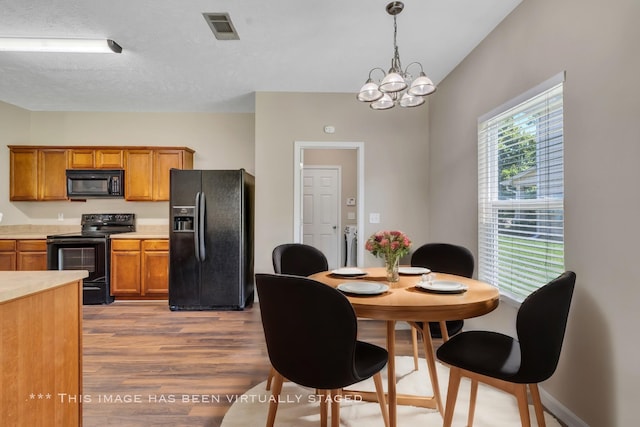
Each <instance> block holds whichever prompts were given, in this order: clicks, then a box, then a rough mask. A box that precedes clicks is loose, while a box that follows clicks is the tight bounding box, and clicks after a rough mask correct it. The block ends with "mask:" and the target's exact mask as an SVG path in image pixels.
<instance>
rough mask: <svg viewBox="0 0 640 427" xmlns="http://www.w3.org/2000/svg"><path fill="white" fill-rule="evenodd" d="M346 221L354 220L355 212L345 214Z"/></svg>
mask: <svg viewBox="0 0 640 427" xmlns="http://www.w3.org/2000/svg"><path fill="white" fill-rule="evenodd" d="M347 219H356V213H355V212H347Z"/></svg>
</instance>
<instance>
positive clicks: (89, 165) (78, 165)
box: [69, 149, 95, 169]
mask: <svg viewBox="0 0 640 427" xmlns="http://www.w3.org/2000/svg"><path fill="white" fill-rule="evenodd" d="M94 167H95V152H94V151H93V150H81V149H78V150H69V169H93V168H94Z"/></svg>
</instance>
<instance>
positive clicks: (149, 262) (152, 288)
mask: <svg viewBox="0 0 640 427" xmlns="http://www.w3.org/2000/svg"><path fill="white" fill-rule="evenodd" d="M142 294H143V295H145V296H158V297H166V296H167V295H168V294H169V241H168V240H145V241H143V242H142Z"/></svg>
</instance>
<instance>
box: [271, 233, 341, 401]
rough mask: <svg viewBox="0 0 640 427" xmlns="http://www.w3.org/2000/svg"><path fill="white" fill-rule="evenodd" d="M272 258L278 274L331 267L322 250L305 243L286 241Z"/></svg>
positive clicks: (274, 269) (315, 270)
mask: <svg viewBox="0 0 640 427" xmlns="http://www.w3.org/2000/svg"><path fill="white" fill-rule="evenodd" d="M271 260H272V261H273V271H274V272H275V273H276V274H291V275H295V276H311V275H312V274H315V273H319V272H321V271H327V270H328V269H329V263H328V262H327V257H325V256H324V254H323V253H322V251H320V249H318V248H315V247H313V246H311V245H306V244H304V243H284V244H282V245H278V246H276V247H275V248H274V249H273V252H272V253H271ZM274 374H275V372H274V370H273V368H272V369H271V371H270V372H269V377H268V378H267V390H269V389H270V388H271V382H272V381H273V376H274Z"/></svg>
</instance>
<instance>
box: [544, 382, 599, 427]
mask: <svg viewBox="0 0 640 427" xmlns="http://www.w3.org/2000/svg"><path fill="white" fill-rule="evenodd" d="M538 388H539V389H540V400H542V405H543V406H544V407H545V408H547V409H548V410H549V412H550V413H552V414H553V415H554V416H555V417H556V418H558V419H559V420H560V421H562V422H563V423H565V424H566V425H567V426H569V427H589V424H587V423H585V422H584V421H582V420H581V419H580V418H578V416H577V415H576V414H574V413H573V412H571V411H570V410H569V409H567V407H566V406H564V405H563V404H561V403H560V402H559V401H558V400H556V398H555V397H553V396H551V395H550V394H549V393H547V392H546V391H545V390H544V389H543V388H542V387H540V386H538Z"/></svg>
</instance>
